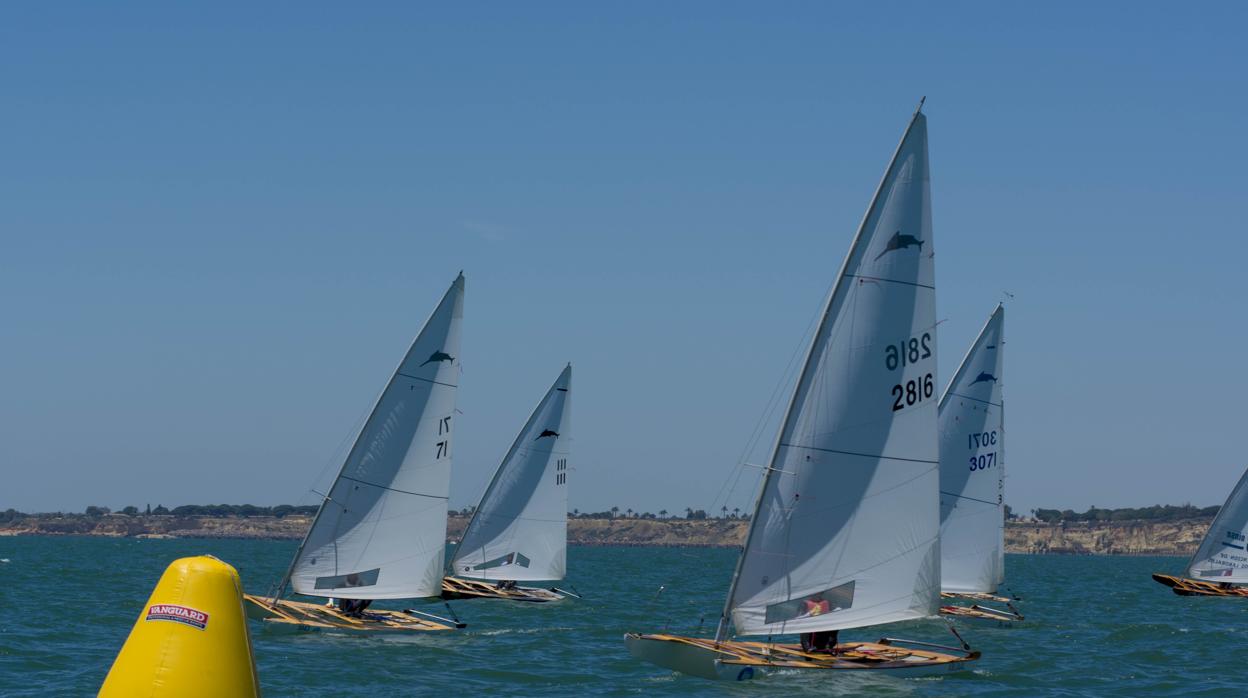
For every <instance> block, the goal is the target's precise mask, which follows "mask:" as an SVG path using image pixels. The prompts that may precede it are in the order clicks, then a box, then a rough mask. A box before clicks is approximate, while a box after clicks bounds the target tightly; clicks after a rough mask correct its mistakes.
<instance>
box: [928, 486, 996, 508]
mask: <svg viewBox="0 0 1248 698" xmlns="http://www.w3.org/2000/svg"><path fill="white" fill-rule="evenodd" d="M940 493H941V494H944V495H948V496H950V497H957V498H958V499H969V500H971V501H972V502H980V503H981V504H991V505H992V506H994V507H995V506H997V503H996V502H990V501H988V500H987V499H976V498H975V497H968V496H966V495H964V494H954V493H953V492H945V491H944V490H941V492H940Z"/></svg>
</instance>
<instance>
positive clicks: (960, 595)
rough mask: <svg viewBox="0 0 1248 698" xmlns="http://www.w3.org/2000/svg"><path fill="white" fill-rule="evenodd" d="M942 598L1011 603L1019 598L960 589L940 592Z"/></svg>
mask: <svg viewBox="0 0 1248 698" xmlns="http://www.w3.org/2000/svg"><path fill="white" fill-rule="evenodd" d="M940 598H942V599H968V600H970V601H995V602H997V603H1009V602H1011V601H1017V600H1018V599H1011V598H1008V597H1005V596H997V595H996V594H984V593H978V592H965V593H964V592H958V591H942V592H940Z"/></svg>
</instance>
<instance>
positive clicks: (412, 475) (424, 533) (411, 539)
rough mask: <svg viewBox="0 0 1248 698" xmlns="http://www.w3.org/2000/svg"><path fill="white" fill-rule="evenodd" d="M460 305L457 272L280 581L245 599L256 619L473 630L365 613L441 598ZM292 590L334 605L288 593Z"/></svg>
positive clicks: (304, 626) (410, 614)
mask: <svg viewBox="0 0 1248 698" xmlns="http://www.w3.org/2000/svg"><path fill="white" fill-rule="evenodd" d="M463 304H464V276H463V274H460V275H459V276H458V277H457V278H456V279H455V281H454V283H452V284H451V287H450V289H449V290H447V292H446V295H445V296H443V298H442V301H441V302H440V303H439V304H438V307H437V308H436V309H435V310H434V311H433V314H432V315H431V316H430V317H429V320H428V321H427V322H426V323H425V326H424V327H423V328H422V329H421V331H420V334H419V335H417V337H416V339H415V340H414V341H413V342H412V345H411V347H410V348H409V349H408V351H407V353H406V354H405V355H404V357H403V360H402V362H400V364H399V367H398V368H397V369H396V370H395V372H394V374H393V375H392V376H391V378H390V381H389V382H388V383H387V384H386V387H385V389H384V390H383V391H382V393H381V396H380V397H379V398H378V399H377V403H376V405H375V406H374V407H373V411H372V413H371V414H370V415H369V417H368V420H367V421H366V422H365V423H364V426H363V427H362V428H361V430H360V433H359V434H358V435H357V437H356V440H355V443H354V445H353V446H352V447H351V451H350V452H349V453H348V454H347V458H346V461H345V462H344V463H343V465H342V468H341V469H340V470H339V472H338V476H337V477H336V478H335V479H334V483H333V486H332V487H331V488H330V490H329V493H328V494H327V495H325V496H324V497H323V499H322V501H321V506H320V509H318V510H317V513H316V518H315V519H313V521H312V526H311V527H310V528H309V529H308V532H307V534H306V535H305V536H304V539H303V542H302V543H300V544H299V549H298V550H297V551H296V552H295V557H294V559H293V560H292V561H291V563H290V567H289V568H287V570H286V574H285V576H284V577H283V578H282V580H281V582H280V583H278V584H277V585H276V586H275V590H274V592H273V593H272V594H270V595H269V596H267V597H265V596H255V595H250V594H248V595H245V596H244V599H245V601H246V606H247V613H248V616H249V617H251V618H254V619H256V620H259V621H261V622H263V623H265V624H266V625H268V626H270V627H289V628H298V629H301V630H337V631H364V632H398V631H440V630H454V629H456V628H462V627H464V624H463V623H461V622H459V620H458V619H457V618H453V617H452V618H444V617H441V616H436V615H433V614H430V613H425V612H422V611H417V610H415V609H405V610H374V609H370V608H368V607H369V605H370V604H371V603H372V602H373V601H374V600H382V599H422V598H436V597H438V596H439V595H440V594H441V575H440V574H438V571H440V570H441V569H442V558H443V553H444V550H445V541H446V514H447V495H448V494H449V492H448V490H449V483H450V468H451V417H452V415H453V413H454V411H455V393H456V384H457V382H458V381H457V379H458V374H459V338H460V324H461V322H462V319H463ZM430 571H433V572H432V574H431V573H430ZM288 587H289V588H290V589H292V590H293V591H294V592H295V593H297V594H303V595H305V596H319V597H323V598H329V599H330V600H329V602H328V603H308V602H304V601H294V600H289V599H283V598H281V597H282V596H283V595H285V593H286V591H287V588H288ZM451 615H452V616H453V615H454V614H453V613H452V614H451Z"/></svg>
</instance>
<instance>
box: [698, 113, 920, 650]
mask: <svg viewBox="0 0 1248 698" xmlns="http://www.w3.org/2000/svg"><path fill="white" fill-rule="evenodd" d="M926 100H927V97H922V98H920V99H919V104H918V106H917V107H915V110H914V114H912V115H911V117H910V121H909V123H908V124H907V125H906V130H905V131H904V132H903V133H902V135H901V140H900V141H899V142H898V143H897V148H896V149H895V150H894V151H893V156H892V158H890V159H889V163H888V167H886V168H885V169H884V175H883V176H882V177H881V178H880V183H879V184H878V185H876V188H875V193H874V194H873V195H872V197H871V204H870V205H869V206H868V207H867V211H866V213H864V214H863V216H862V221H861V222H859V224H858V231H857V232H856V233H854V239H853V241H852V242H851V243H850V246H849V252H848V253H846V255H845V259H844V261H842V262H841V268H840V271H838V272H837V275H836V282H835V283H834V284H833V285H832V290H831V292H829V294H828V297H827V300H826V301H825V302H824V305H823V314H822V316H821V317H820V319H819V325H818V327H816V328H815V332H814V334H813V335H812V336H811V341H810V346H809V347H808V348H807V350H806V359H805V361H803V362H802V372H801V373H800V374H799V375H798V379H797V383H796V384H795V385H794V388H793V393H792V395H791V396H790V397H789V404H788V407H787V408H786V409H785V415H784V420H783V421H782V422H781V424H780V429H779V430H778V431H777V433H776V440H775V443H774V444H773V445H772V449H771V456H770V458H768V461H767V468H766V470H765V471H764V473H763V482H762V486H761V487H760V488H759V491H758V496H757V497H756V498H755V500H754V511H753V514H752V515H751V516H750V525H749V527H748V528H747V531H746V535H745V545H744V546H743V547H742V549H741V554H740V555H738V556H737V564H736V567H735V569H734V570H733V572H732V582H731V583H730V584H729V586H728V596H727V598H725V600H724V608H723V611H721V612H720V617H719V625H718V626H717V627H716V630H715V641H716V642H722V641H723V640H724V639H725V638H726V637H727V635H728V623H729V618H730V615H731V613H732V600H733V597H734V596H735V594H736V589H737V584H738V582H739V581H740V579H741V570H742V568H743V566H744V564H745V558H746V553H747V551H748V550H749V549H750V543H751V542H752V541H753V539H754V536H755V533H756V531H757V529H758V519H759V511H760V509H761V508H762V503H763V497H764V495H765V494H766V492H767V489H768V485H769V484H770V482H771V478H772V477H774V476H775V472H776V470H777V468H776V457H777V455H778V454H779V452H780V445H781V441H782V440H783V438H784V435H785V433H786V432H787V431H788V428H789V426H790V422H791V421H792V418H793V410H794V407H795V405H796V404H797V399H798V397H799V396H800V395H802V393H803V387H804V386H805V384H806V383H807V382H808V381H809V380H810V374H811V372H812V368H813V366H812V363H813V361H814V360H815V359H816V357H815V350H816V349H817V348H818V346H819V338H820V337H821V336H822V334H823V330H824V328H825V327H826V326H827V324H828V322H829V319H830V313H831V312H832V307H833V303H834V301H835V300H836V298H837V296H838V294H840V293H841V292H842V288H843V286H844V283H845V274H846V271H847V270H848V268H849V264H850V261H851V260H853V259H854V257H855V255H856V253H857V251H858V248H859V246H860V244H861V241H862V235H863V232H864V231H865V230H866V227H867V223H868V222H870V220H871V217H872V214H874V213H875V211H876V209H877V207H878V205H879V199H880V193H881V192H882V191H883V189H884V185H885V184H886V183H887V182H888V179H889V175H891V174H892V172H893V168H894V167H895V166H896V164H897V156H898V155H899V154H900V153H901V150H902V148H903V147H904V146H905V143H906V139H907V138H908V137H909V136H910V131H911V129H912V128H913V127H914V123H915V121H916V120H917V119H918V117H919V114H920V113H921V112H922V110H923V103H924V102H925V101H926Z"/></svg>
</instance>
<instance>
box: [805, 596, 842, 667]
mask: <svg viewBox="0 0 1248 698" xmlns="http://www.w3.org/2000/svg"><path fill="white" fill-rule="evenodd" d="M802 603H804V604H805V606H806V608H805V612H804V613H803V614H802V615H801V616H800V617H802V618H809V617H810V616H821V615H823V614H825V613H827V612H829V611H831V610H832V604H830V603H828V600H827V599H825V598H823V595H821V594H816V595H814V596H812V597H810V598H809V599H806V600H805V601H803V602H802ZM838 634H839V631H836V630H825V631H820V632H814V633H802V634H801V636H800V637H801V640H802V651H803V652H812V653H820V654H835V653H836V636H837V635H838Z"/></svg>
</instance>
